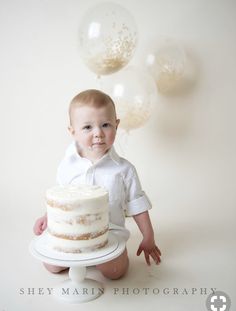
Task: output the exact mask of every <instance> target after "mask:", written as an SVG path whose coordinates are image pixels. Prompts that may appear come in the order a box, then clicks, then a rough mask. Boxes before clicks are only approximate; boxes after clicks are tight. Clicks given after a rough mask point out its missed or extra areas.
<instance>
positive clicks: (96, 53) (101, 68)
mask: <svg viewBox="0 0 236 311" xmlns="http://www.w3.org/2000/svg"><path fill="white" fill-rule="evenodd" d="M136 46H137V29H136V24H135V21H134V18H133V17H132V15H131V14H130V13H129V11H127V10H126V9H125V8H123V7H122V6H120V5H118V4H115V3H111V2H103V3H100V4H98V5H96V6H95V7H93V8H91V9H90V10H89V11H88V12H87V13H86V15H85V16H84V18H83V20H82V21H81V24H80V27H79V47H80V54H81V57H82V59H83V61H84V63H85V64H86V65H87V66H88V68H89V69H90V70H92V71H93V72H94V73H95V74H97V75H98V76H100V75H108V74H111V73H114V72H116V71H118V70H120V69H121V68H123V67H124V66H125V65H126V64H128V62H129V61H130V59H131V58H132V56H133V54H134V51H135V48H136Z"/></svg>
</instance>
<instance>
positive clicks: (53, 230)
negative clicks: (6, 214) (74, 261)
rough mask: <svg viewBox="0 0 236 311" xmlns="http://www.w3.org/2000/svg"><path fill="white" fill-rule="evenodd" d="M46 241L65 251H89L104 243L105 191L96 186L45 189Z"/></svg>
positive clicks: (102, 245)
mask: <svg viewBox="0 0 236 311" xmlns="http://www.w3.org/2000/svg"><path fill="white" fill-rule="evenodd" d="M46 204H47V221H48V244H49V246H50V247H51V248H52V249H54V250H57V251H61V252H65V253H84V252H92V251H94V250H96V249H98V248H102V247H104V246H105V245H106V244H107V242H108V229H109V213H108V192H107V191H106V190H105V189H104V188H102V187H99V186H92V185H76V186H75V185H66V186H55V187H53V188H50V189H48V190H47V192H46Z"/></svg>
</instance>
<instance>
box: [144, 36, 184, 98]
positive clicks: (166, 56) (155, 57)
mask: <svg viewBox="0 0 236 311" xmlns="http://www.w3.org/2000/svg"><path fill="white" fill-rule="evenodd" d="M145 63H146V66H147V68H148V70H149V72H150V73H151V75H152V76H153V78H154V79H155V81H156V84H157V88H158V91H159V92H162V93H167V92H169V91H171V90H172V89H174V88H175V86H176V85H177V83H178V82H179V80H180V79H181V78H182V77H183V75H184V71H185V63H186V55H185V52H184V50H183V48H182V47H181V46H180V44H178V43H177V42H176V41H175V40H172V39H165V40H164V41H163V40H162V42H159V44H158V46H155V43H154V46H153V47H152V48H151V49H150V51H149V52H148V53H146V56H145Z"/></svg>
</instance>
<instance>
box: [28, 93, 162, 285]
mask: <svg viewBox="0 0 236 311" xmlns="http://www.w3.org/2000/svg"><path fill="white" fill-rule="evenodd" d="M69 117H70V125H69V127H68V129H69V131H70V133H71V135H72V137H73V143H72V144H71V145H70V146H69V147H68V149H67V150H66V153H65V157H64V159H63V160H62V161H61V163H60V165H59V167H58V171H57V182H58V183H59V184H61V185H66V184H75V185H76V184H81V183H82V184H94V185H99V186H102V187H105V188H106V189H107V190H108V191H109V211H110V212H109V218H110V219H109V220H110V222H111V223H114V224H117V225H119V226H124V224H125V214H126V215H128V216H132V217H133V218H134V220H135V222H136V223H137V225H138V227H139V230H140V231H141V233H142V236H143V239H142V241H141V243H140V245H139V248H138V250H137V255H138V256H139V255H140V254H141V253H142V252H144V256H145V260H146V262H147V264H148V265H150V257H152V259H153V260H154V262H155V263H156V264H159V263H160V261H161V259H160V256H161V252H160V250H159V248H158V247H157V245H156V243H155V240H154V232H153V228H152V224H151V220H150V217H149V213H148V210H149V209H150V208H151V203H150V201H149V199H148V197H147V196H146V194H145V193H144V191H143V190H142V188H141V184H140V181H139V178H138V175H137V172H136V169H135V167H134V166H133V165H132V164H131V163H130V162H129V161H127V160H126V159H124V158H122V157H120V156H119V155H118V154H117V153H116V151H115V149H114V146H113V143H114V141H115V137H116V131H117V127H118V125H119V122H120V120H119V119H117V116H116V110H115V105H114V102H113V101H112V99H111V98H110V97H109V96H108V95H107V94H105V93H103V92H101V91H98V90H93V89H91V90H86V91H84V92H81V93H79V94H78V95H77V96H75V97H74V98H73V100H72V101H71V103H70V107H69ZM46 227H47V215H45V216H43V217H41V218H39V219H38V220H37V221H36V223H35V225H34V233H35V234H37V235H39V234H41V233H42V232H43V231H44V230H45V229H46ZM44 265H45V267H46V268H47V269H48V270H49V271H51V272H53V273H58V272H60V271H62V270H64V269H65V268H64V267H58V266H53V265H49V264H46V263H44ZM128 266H129V258H128V254H127V249H125V251H124V252H123V253H122V254H121V255H120V256H119V257H117V258H115V259H113V260H111V261H108V262H106V263H104V264H100V265H97V266H96V267H97V269H99V270H100V271H101V272H102V274H103V275H104V276H105V277H107V278H109V279H118V278H120V277H122V276H123V275H124V274H125V273H126V271H127V270H128Z"/></svg>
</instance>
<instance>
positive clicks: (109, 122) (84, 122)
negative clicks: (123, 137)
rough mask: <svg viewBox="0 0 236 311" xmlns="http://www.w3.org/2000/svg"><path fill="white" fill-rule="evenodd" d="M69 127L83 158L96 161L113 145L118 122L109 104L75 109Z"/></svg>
mask: <svg viewBox="0 0 236 311" xmlns="http://www.w3.org/2000/svg"><path fill="white" fill-rule="evenodd" d="M71 122H72V125H71V127H69V130H70V132H71V134H72V135H73V137H74V140H75V141H76V142H77V144H78V146H79V149H80V153H81V155H82V156H83V157H86V158H92V159H98V158H100V157H102V156H103V155H104V154H105V153H106V152H107V151H108V150H109V149H110V148H111V146H112V145H113V143H114V140H115V136H116V129H117V126H118V124H119V120H116V115H115V111H114V108H113V106H112V105H111V104H109V105H107V106H104V107H100V108H96V107H92V106H82V107H78V108H75V109H74V111H73V112H72V116H71Z"/></svg>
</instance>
